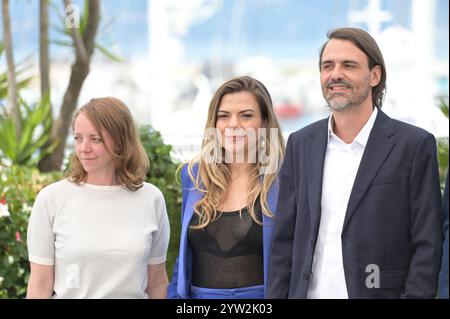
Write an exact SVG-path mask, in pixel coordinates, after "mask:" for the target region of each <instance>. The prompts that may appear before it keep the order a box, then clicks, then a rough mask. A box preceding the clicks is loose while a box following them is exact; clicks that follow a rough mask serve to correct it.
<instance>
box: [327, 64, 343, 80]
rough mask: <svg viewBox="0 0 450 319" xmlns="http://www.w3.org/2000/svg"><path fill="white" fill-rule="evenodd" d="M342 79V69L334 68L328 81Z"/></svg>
mask: <svg viewBox="0 0 450 319" xmlns="http://www.w3.org/2000/svg"><path fill="white" fill-rule="evenodd" d="M343 77H344V73H343V72H342V68H341V67H339V66H335V67H334V68H333V70H332V71H331V75H330V79H332V80H341V79H342V78H343Z"/></svg>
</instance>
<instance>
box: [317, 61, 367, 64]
mask: <svg viewBox="0 0 450 319" xmlns="http://www.w3.org/2000/svg"><path fill="white" fill-rule="evenodd" d="M340 62H341V63H346V64H359V63H358V61H356V60H343V61H340ZM334 63H335V62H334V60H324V61H322V64H321V65H324V64H334Z"/></svg>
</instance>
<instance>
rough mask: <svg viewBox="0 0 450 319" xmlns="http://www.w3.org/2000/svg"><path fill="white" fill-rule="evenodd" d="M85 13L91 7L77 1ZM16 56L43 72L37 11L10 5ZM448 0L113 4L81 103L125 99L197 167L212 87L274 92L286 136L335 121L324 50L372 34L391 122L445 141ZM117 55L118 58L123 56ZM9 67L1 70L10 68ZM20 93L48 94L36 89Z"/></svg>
mask: <svg viewBox="0 0 450 319" xmlns="http://www.w3.org/2000/svg"><path fill="white" fill-rule="evenodd" d="M73 3H75V4H77V5H78V6H79V8H80V9H81V11H83V7H84V3H83V1H73ZM10 6H11V22H12V31H13V38H14V39H13V40H14V51H15V52H14V53H15V56H16V57H17V60H21V59H26V58H29V60H30V61H31V68H30V69H28V70H27V71H28V72H29V74H31V75H36V74H39V69H38V62H39V59H38V54H37V50H38V43H39V32H38V25H39V15H38V12H39V8H38V6H39V3H38V1H37V0H33V1H20V0H16V1H11V4H10ZM448 6H449V2H448V0H427V1H423V0H384V1H382V0H317V1H307V0H184V1H176V0H148V1H145V0H133V1H120V0H105V1H102V2H101V17H100V26H99V29H98V32H97V40H96V42H97V43H98V44H99V45H101V47H102V48H103V49H105V51H106V50H107V52H108V53H111V55H109V54H103V53H102V51H100V50H97V51H95V52H94V54H93V57H92V61H91V65H90V73H89V76H88V77H87V78H86V81H85V82H84V84H83V87H82V90H81V93H80V98H79V100H78V103H77V105H81V104H84V103H86V102H87V101H88V100H89V99H90V98H92V97H98V96H106V95H114V96H116V97H118V98H121V99H122V100H124V101H125V102H126V103H127V104H128V105H129V106H130V108H131V109H132V111H133V113H134V115H135V117H136V119H138V121H139V122H140V123H141V124H151V125H152V126H153V127H154V128H155V129H157V130H159V131H160V132H161V133H162V135H163V137H164V138H165V140H166V141H167V142H168V143H170V144H172V145H174V155H175V156H176V157H177V158H179V159H182V160H188V159H190V158H191V157H192V156H193V154H195V153H196V152H197V151H198V147H199V143H200V141H201V136H202V130H203V128H204V123H205V119H206V114H207V108H208V104H209V101H210V98H211V96H212V94H213V92H214V90H215V89H216V88H217V87H218V86H219V85H220V84H221V83H223V82H224V81H225V80H227V79H229V78H230V77H233V76H236V75H241V74H249V75H252V76H254V77H256V78H258V79H259V80H261V81H262V82H263V83H264V84H265V85H266V86H267V87H268V89H269V91H270V93H271V95H272V98H273V100H274V103H275V108H276V111H277V115H278V117H279V120H280V122H281V125H282V128H283V131H284V135H285V136H287V135H288V134H289V133H291V132H293V131H295V130H297V129H299V128H301V127H303V126H304V125H306V124H308V123H311V122H312V121H315V120H317V119H319V118H321V117H324V116H326V115H327V111H328V110H327V108H326V106H325V102H324V100H323V97H322V94H321V91H320V83H319V70H318V52H319V48H320V46H321V44H322V43H323V42H324V41H325V40H326V32H327V31H328V30H330V29H331V28H335V27H341V26H355V27H360V28H363V29H365V30H367V31H369V32H370V33H371V34H372V35H373V36H374V37H375V38H376V39H377V41H378V43H379V45H380V47H381V49H382V52H383V54H384V57H385V60H386V64H387V71H388V80H387V88H388V90H387V95H386V100H385V103H384V107H383V110H384V111H385V112H387V113H388V114H389V115H391V116H393V117H396V118H399V119H402V120H405V121H407V122H410V123H413V124H416V125H418V126H421V127H424V128H426V129H427V130H429V131H431V132H433V133H435V134H437V135H448V124H447V121H446V120H445V117H442V114H441V112H440V111H439V109H438V105H439V99H440V98H443V99H445V100H448V94H449V88H448V86H449V83H448V72H449V68H448V61H449V58H448V57H449V18H448V17H449V16H448ZM62 15H64V7H63V3H62V1H54V2H53V4H52V5H51V7H50V10H49V21H50V24H49V25H50V36H49V37H50V41H51V43H50V62H51V66H50V82H51V84H52V91H51V101H52V102H53V104H54V109H53V112H54V113H57V112H58V111H59V110H58V107H59V105H61V104H62V98H63V94H64V92H65V90H66V88H67V83H68V79H69V76H70V67H71V64H72V63H73V55H72V54H69V53H70V48H67V47H66V46H64V45H61V43H63V42H64V41H66V42H67V40H70V39H68V38H65V37H64V34H63V33H61V32H59V31H58V30H59V29H61V28H62V25H61V24H62V23H61V16H62ZM115 58H117V59H115ZM2 63H3V62H2ZM34 83H35V85H34V86H29V87H28V88H27V90H26V91H24V92H23V95H24V96H25V97H29V99H33V98H37V96H38V94H39V86H38V81H36V82H34Z"/></svg>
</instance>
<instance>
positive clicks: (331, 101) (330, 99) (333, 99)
mask: <svg viewBox="0 0 450 319" xmlns="http://www.w3.org/2000/svg"><path fill="white" fill-rule="evenodd" d="M331 84H344V85H347V86H348V87H349V88H350V89H351V92H348V93H333V92H331V93H330V92H329V93H327V92H326V90H327V89H329V86H330V85H331ZM322 91H323V96H324V98H325V100H326V101H327V103H328V107H329V108H330V109H331V110H333V111H336V112H343V111H345V110H348V109H352V108H355V107H358V106H359V105H361V104H362V103H363V102H364V101H365V100H366V99H367V97H368V96H369V94H371V92H372V87H371V86H370V85H367V87H364V88H361V90H360V91H359V92H355V91H354V86H353V85H351V84H350V83H348V82H345V81H330V82H328V83H327V84H326V86H325V87H322Z"/></svg>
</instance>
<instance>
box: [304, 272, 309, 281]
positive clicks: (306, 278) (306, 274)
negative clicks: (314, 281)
mask: <svg viewBox="0 0 450 319" xmlns="http://www.w3.org/2000/svg"><path fill="white" fill-rule="evenodd" d="M303 279H305V280H309V274H308V273H306V272H305V273H303Z"/></svg>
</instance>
